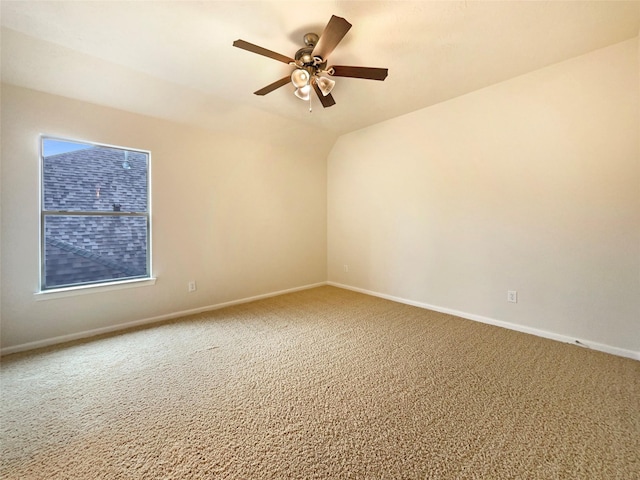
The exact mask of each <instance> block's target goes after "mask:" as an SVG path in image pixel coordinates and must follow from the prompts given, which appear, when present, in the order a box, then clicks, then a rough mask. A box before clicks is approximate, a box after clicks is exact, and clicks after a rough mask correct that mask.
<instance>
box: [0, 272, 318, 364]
mask: <svg viewBox="0 0 640 480" xmlns="http://www.w3.org/2000/svg"><path fill="white" fill-rule="evenodd" d="M326 284H327V282H319V283H314V284H311V285H304V286H301V287H295V288H289V289H286V290H279V291H277V292H271V293H264V294H262V295H255V296H253V297H246V298H241V299H239V300H232V301H230V302H224V303H217V304H214V305H207V306H205V307H198V308H192V309H190V310H183V311H180V312H173V313H168V314H166V315H159V316H157V317H151V318H144V319H141V320H135V321H133V322H127V323H120V324H118V325H111V326H108V327H102V328H95V329H93V330H86V331H84V332H79V333H72V334H70V335H61V336H59V337H53V338H46V339H44V340H37V341H35V342H29V343H23V344H21V345H14V346H11V347H5V348H3V349H0V356H3V355H9V354H12V353H18V352H24V351H27V350H33V349H35V348H42V347H49V346H51V345H57V344H59V343H65V342H71V341H74V340H80V339H83V338H89V337H95V336H97V335H103V334H105V333H114V332H118V331H120V330H126V329H128V328H133V327H140V326H142V325H150V324H153V323H158V322H162V321H165V320H172V319H174V318H180V317H186V316H187V315H194V314H197V313H202V312H208V311H211V310H219V309H221V308H225V307H230V306H232V305H240V304H242V303H249V302H254V301H256V300H262V299H264V298H269V297H276V296H278V295H284V294H286V293H293V292H299V291H301V290H309V289H310V288H316V287H321V286H324V285H326Z"/></svg>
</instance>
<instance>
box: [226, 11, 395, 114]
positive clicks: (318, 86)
mask: <svg viewBox="0 0 640 480" xmlns="http://www.w3.org/2000/svg"><path fill="white" fill-rule="evenodd" d="M350 28H351V24H350V23H349V22H347V21H346V20H345V19H344V18H342V17H337V16H335V15H332V16H331V19H330V20H329V23H327V26H326V27H325V28H324V31H323V32H322V35H320V36H318V35H317V34H315V33H307V34H306V35H305V36H304V44H305V46H304V47H302V48H301V49H300V50H298V51H297V52H296V54H295V58H291V57H287V56H286V55H281V54H279V53H276V52H273V51H271V50H267V49H266V48H262V47H259V46H258V45H254V44H252V43H249V42H245V41H244V40H236V41H235V42H233V46H234V47H238V48H242V49H243V50H247V51H249V52H253V53H257V54H258V55H264V56H265V57H269V58H273V59H274V60H278V61H280V62H283V63H286V64H289V65H291V66H293V67H295V68H294V70H293V72H292V73H291V75H287V76H286V77H283V78H281V79H280V80H277V81H275V82H273V83H271V84H269V85H267V86H266V87H264V88H261V89H260V90H257V91H255V92H253V93H255V94H256V95H266V94H267V93H270V92H273V91H274V90H276V89H277V88H280V87H282V86H284V85H286V84H288V83H289V81H291V82H292V83H293V85H294V86H295V87H296V90H295V95H296V97H298V98H300V99H302V100H306V101H311V97H310V93H311V89H313V90H314V91H315V92H316V94H317V95H318V98H319V99H320V103H322V106H323V107H325V108H326V107H331V106H332V105H335V103H336V102H335V100H334V99H333V96H332V95H331V90H333V87H334V85H335V83H336V82H335V81H334V80H332V79H331V78H329V77H352V78H364V79H368V80H384V79H385V78H387V74H388V69H386V68H372V67H351V66H344V65H332V66H330V67H329V68H327V58H328V57H329V54H331V52H333V50H334V48H336V46H337V45H338V43H340V41H341V40H342V39H343V37H344V36H345V35H346V34H347V32H348V31H349V29H350ZM309 111H311V108H310V109H309Z"/></svg>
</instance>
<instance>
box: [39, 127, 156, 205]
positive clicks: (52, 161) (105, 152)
mask: <svg viewBox="0 0 640 480" xmlns="http://www.w3.org/2000/svg"><path fill="white" fill-rule="evenodd" d="M54 142H58V143H60V142H59V141H56V140H52V139H43V154H44V155H45V156H44V158H43V172H42V173H43V175H42V183H43V200H44V202H43V204H44V210H55V211H70V212H79V211H84V212H87V211H88V212H92V211H103V212H104V211H122V212H146V211H147V203H148V202H147V194H148V192H147V190H148V189H147V185H148V181H147V170H148V155H147V154H146V153H143V152H137V151H131V150H124V149H120V148H112V147H101V146H90V147H86V145H83V144H75V145H76V146H77V148H79V149H76V150H71V151H66V152H65V151H63V152H62V153H56V154H53V155H48V156H47V153H50V152H52V151H57V150H54V149H53V147H54V145H56V144H54ZM67 143H69V142H67ZM70 145H71V146H74V144H73V143H70ZM81 147H86V148H81Z"/></svg>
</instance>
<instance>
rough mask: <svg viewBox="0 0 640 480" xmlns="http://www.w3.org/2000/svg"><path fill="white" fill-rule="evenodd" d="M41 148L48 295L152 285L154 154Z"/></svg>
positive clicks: (75, 146) (47, 140)
mask: <svg viewBox="0 0 640 480" xmlns="http://www.w3.org/2000/svg"><path fill="white" fill-rule="evenodd" d="M41 141H42V144H41V147H42V149H41V152H42V168H41V172H42V178H41V181H42V187H41V188H42V190H41V191H42V201H41V214H40V231H41V234H40V237H41V239H40V242H41V282H40V284H41V290H42V291H44V290H51V289H58V288H64V287H71V286H78V285H90V284H105V283H110V282H116V281H121V280H129V279H145V278H150V276H151V259H150V231H151V217H150V213H149V163H150V162H149V161H150V154H149V152H145V151H141V150H133V149H127V148H120V147H112V146H106V145H98V144H89V143H86V142H83V143H80V142H75V141H71V140H61V139H57V138H51V137H42V138H41Z"/></svg>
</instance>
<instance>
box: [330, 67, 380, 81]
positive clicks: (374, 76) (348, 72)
mask: <svg viewBox="0 0 640 480" xmlns="http://www.w3.org/2000/svg"><path fill="white" fill-rule="evenodd" d="M329 71H330V72H331V71H333V72H332V73H331V74H330V75H332V76H334V77H352V78H364V79H367V80H384V79H385V78H387V75H388V74H389V69H387V68H372V67H348V66H344V65H333V66H332V67H331V68H329Z"/></svg>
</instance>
